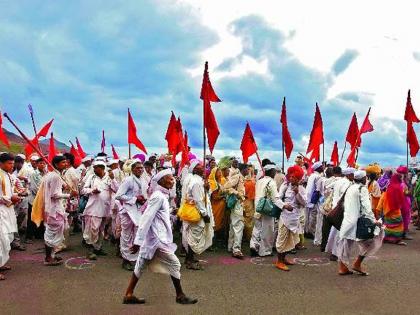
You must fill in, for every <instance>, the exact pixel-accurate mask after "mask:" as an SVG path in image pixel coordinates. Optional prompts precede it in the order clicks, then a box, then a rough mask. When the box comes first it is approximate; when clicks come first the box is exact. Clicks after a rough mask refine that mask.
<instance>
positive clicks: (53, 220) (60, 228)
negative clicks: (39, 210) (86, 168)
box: [42, 155, 78, 266]
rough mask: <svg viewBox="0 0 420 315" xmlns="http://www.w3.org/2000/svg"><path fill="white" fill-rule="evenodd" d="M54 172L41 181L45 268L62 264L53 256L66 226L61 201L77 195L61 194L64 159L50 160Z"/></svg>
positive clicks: (59, 244)
mask: <svg viewBox="0 0 420 315" xmlns="http://www.w3.org/2000/svg"><path fill="white" fill-rule="evenodd" d="M52 165H53V166H54V168H55V170H56V171H53V172H50V173H48V174H47V175H46V176H45V177H44V179H43V184H42V185H44V186H43V189H44V202H45V207H44V209H45V221H44V224H45V233H44V240H45V262H44V264H45V265H46V266H56V265H59V264H61V263H62V259H61V257H57V256H55V253H54V250H55V249H57V248H58V247H59V246H61V245H62V244H63V242H64V230H65V229H66V225H67V213H66V209H65V206H64V205H63V201H67V200H68V199H70V198H71V197H76V196H77V195H78V193H77V191H74V190H72V191H71V192H70V193H63V186H65V185H66V184H65V182H64V180H63V179H62V177H61V176H62V174H63V172H64V170H65V169H66V167H67V161H66V158H65V157H64V156H62V155H57V156H55V157H54V158H53V159H52Z"/></svg>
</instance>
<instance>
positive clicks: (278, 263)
mask: <svg viewBox="0 0 420 315" xmlns="http://www.w3.org/2000/svg"><path fill="white" fill-rule="evenodd" d="M276 268H277V269H280V270H283V271H290V269H289V267H287V266H286V264H285V263H282V262H277V263H276Z"/></svg>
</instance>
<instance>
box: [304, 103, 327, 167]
mask: <svg viewBox="0 0 420 315" xmlns="http://www.w3.org/2000/svg"><path fill="white" fill-rule="evenodd" d="M323 143H324V130H323V124H322V117H321V112H320V110H319V107H318V103H316V109H315V118H314V124H313V126H312V131H311V137H310V139H309V145H308V149H307V150H306V153H309V152H311V151H315V153H316V156H317V157H318V159H317V160H318V161H319V146H320V145H321V144H323ZM312 156H314V154H312Z"/></svg>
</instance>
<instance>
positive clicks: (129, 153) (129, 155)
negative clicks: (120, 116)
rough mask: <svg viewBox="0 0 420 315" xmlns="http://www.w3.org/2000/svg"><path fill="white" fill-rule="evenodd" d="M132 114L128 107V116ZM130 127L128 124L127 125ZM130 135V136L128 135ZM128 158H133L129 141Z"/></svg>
mask: <svg viewBox="0 0 420 315" xmlns="http://www.w3.org/2000/svg"><path fill="white" fill-rule="evenodd" d="M129 116H130V109H129V108H128V109H127V118H128V117H129ZM127 127H128V125H127ZM127 137H128V136H127ZM128 159H129V160H131V143H128Z"/></svg>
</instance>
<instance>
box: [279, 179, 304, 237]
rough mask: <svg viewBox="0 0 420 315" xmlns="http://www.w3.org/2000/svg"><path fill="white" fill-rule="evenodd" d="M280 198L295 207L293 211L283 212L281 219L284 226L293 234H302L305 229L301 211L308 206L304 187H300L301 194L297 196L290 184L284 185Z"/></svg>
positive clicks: (281, 188)
mask: <svg viewBox="0 0 420 315" xmlns="http://www.w3.org/2000/svg"><path fill="white" fill-rule="evenodd" d="M280 196H284V203H285V204H287V205H291V206H292V207H293V210H292V211H288V210H283V211H282V212H281V215H280V218H281V220H282V221H283V223H284V225H285V226H286V227H287V228H288V229H289V230H290V231H291V232H293V233H299V234H301V233H302V230H303V227H302V226H301V223H300V216H301V213H302V211H301V209H302V207H305V205H306V192H305V188H303V186H301V185H299V193H298V194H295V192H294V191H293V190H292V185H291V184H290V183H283V184H282V185H281V187H280Z"/></svg>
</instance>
